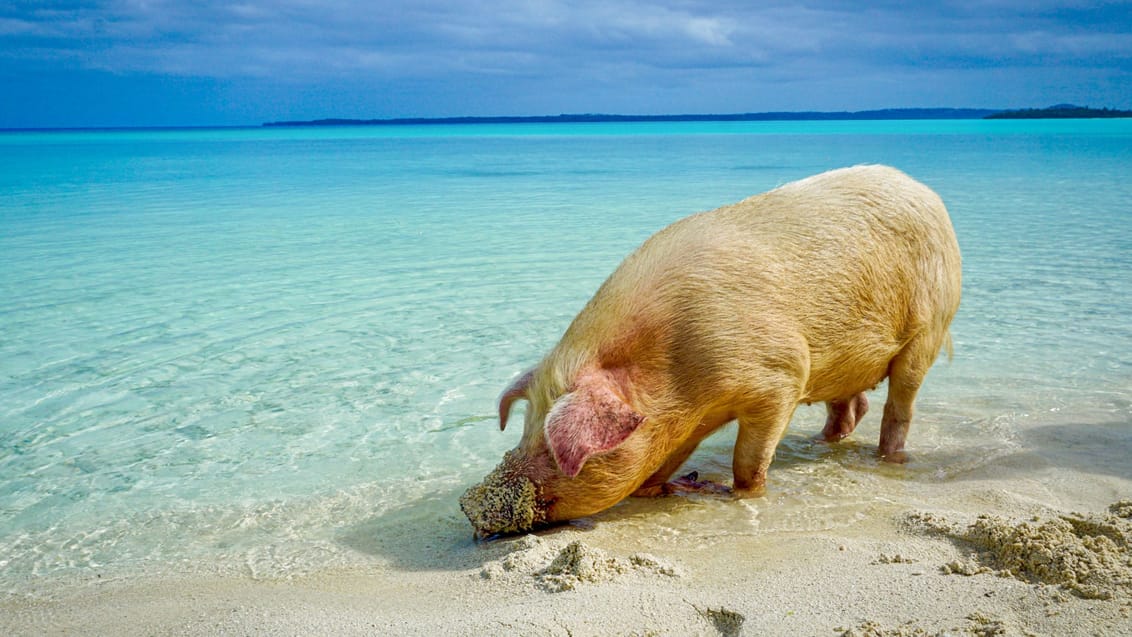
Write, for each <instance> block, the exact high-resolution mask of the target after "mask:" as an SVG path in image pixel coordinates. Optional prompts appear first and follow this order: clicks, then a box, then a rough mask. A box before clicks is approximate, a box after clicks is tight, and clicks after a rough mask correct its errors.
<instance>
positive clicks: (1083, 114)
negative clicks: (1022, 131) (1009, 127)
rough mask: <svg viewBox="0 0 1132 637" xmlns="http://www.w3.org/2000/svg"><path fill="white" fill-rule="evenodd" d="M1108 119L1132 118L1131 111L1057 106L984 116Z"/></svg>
mask: <svg viewBox="0 0 1132 637" xmlns="http://www.w3.org/2000/svg"><path fill="white" fill-rule="evenodd" d="M1109 117H1132V111H1120V110H1116V109H1113V108H1089V107H1088V106H1076V105H1074V104H1058V105H1056V106H1050V107H1048V108H1024V109H1020V110H1014V111H1001V112H998V113H991V114H990V115H987V116H986V119H1098V118H1109Z"/></svg>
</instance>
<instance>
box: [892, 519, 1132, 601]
mask: <svg viewBox="0 0 1132 637" xmlns="http://www.w3.org/2000/svg"><path fill="white" fill-rule="evenodd" d="M1109 511H1110V513H1109V514H1100V515H1098V514H1081V513H1068V514H1063V515H1057V516H1056V517H1052V518H1048V519H1041V518H1037V517H1035V518H1032V519H1030V520H1027V521H1018V520H1008V519H1004V518H1000V517H997V516H989V515H982V516H979V517H978V518H977V519H976V520H975V521H974V522H973V523H971V524H969V525H966V526H963V525H961V524H956V523H954V522H951V521H949V520H946V519H942V518H940V517H937V516H935V515H932V514H928V513H915V514H912V515H910V516H909V518H908V521H909V522H910V523H911V525H912V526H913V527H919V528H922V529H926V530H928V531H930V532H935V533H939V534H942V535H945V536H947V537H950V538H952V539H954V540H957V541H958V542H959V543H960V544H961V545H963V546H966V547H970V548H973V549H974V552H973V553H972V554H971V555H970V556H969V557H968V558H967V559H963V560H954V561H952V562H950V563H948V564H946V565H944V566H943V570H944V572H947V573H958V574H961V575H975V574H979V573H995V574H998V575H1001V576H1004V577H1014V578H1017V579H1020V580H1023V581H1028V582H1033V583H1037V584H1048V585H1057V586H1061V587H1062V588H1064V589H1066V590H1068V591H1070V592H1072V593H1074V594H1076V595H1078V596H1079V597H1083V598H1086V599H1113V598H1118V597H1119V598H1132V501H1127V500H1122V501H1120V502H1117V503H1115V504H1113V505H1112V506H1110V507H1109Z"/></svg>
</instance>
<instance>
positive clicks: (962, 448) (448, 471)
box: [0, 120, 1132, 596]
mask: <svg viewBox="0 0 1132 637" xmlns="http://www.w3.org/2000/svg"><path fill="white" fill-rule="evenodd" d="M862 163H884V164H890V165H893V166H896V167H898V168H900V169H902V170H904V171H905V172H907V173H909V174H910V175H912V176H913V177H915V178H917V179H919V180H921V181H923V182H924V183H926V184H928V185H929V186H931V187H932V188H934V189H935V190H936V191H937V192H938V193H939V194H940V195H941V196H942V197H943V199H944V201H945V202H946V204H947V205H948V208H949V210H950V212H951V215H952V220H953V223H954V226H955V229H956V233H957V235H958V237H959V243H960V246H961V248H962V251H963V257H964V293H963V303H962V306H961V308H960V310H959V314H958V316H957V317H956V320H955V322H954V324H953V326H952V332H953V336H954V343H955V357H954V359H953V360H951V361H950V362H949V361H948V360H947V359H946V357H942V358H941V359H940V361H939V362H938V363H937V365H936V366H935V367H934V368H933V370H932V372H931V373H930V374H929V376H928V378H927V381H926V383H925V386H924V389H923V390H922V392H921V394H920V398H919V401H918V413H917V418H916V420H915V422H914V423H913V426H912V430H911V433H910V435H909V450H910V452H911V454H912V461H911V462H910V463H909V464H908V465H906V466H903V467H891V466H888V465H884V464H882V463H878V462H877V460H876V459H875V457H874V456H873V453H872V451H873V449H875V445H876V441H877V432H878V430H879V419H880V412H881V409H880V405H881V404H883V396H884V389H883V387H882V388H880V389H879V390H878V391H877V392H875V395H874V396H872V401H873V405H874V407H873V410H872V412H870V414H869V415H868V416H867V417H866V419H865V421H864V422H863V423H862V425H861V427H860V428H859V429H858V431H857V433H855V434H854V436H853V438H852V439H851V441H849V442H846V443H845V444H842V445H837V446H833V447H829V446H825V445H820V444H815V443H814V442H812V441H811V437H812V436H813V435H815V434H816V433H817V432H818V431H820V429H821V424H822V422H823V421H824V410H823V408H822V407H821V406H820V405H815V406H812V407H802V408H800V409H799V411H798V414H797V415H796V417H795V420H794V422H793V423H792V425H791V429H790V432H789V433H788V435H787V438H786V439H785V440H784V441H783V443H782V446H781V447H780V451H779V455H778V459H777V460H776V462H775V464H774V465H773V466H772V467H771V475H770V486H769V493H768V496H767V497H766V498H765V499H764V500H761V501H755V502H754V503H753V504H751V505H749V506H747V507H745V508H744V509H743V510H744V511H750V510H754V509H757V510H759V511H760V513H759V514H758V515H754V514H751V515H746V516H744V515H736V516H732V517H731V518H729V521H728V522H727V524H730V525H731V528H732V530H733V531H734V532H747V531H752V529H756V528H757V529H761V530H767V529H794V528H797V529H806V528H813V527H814V526H825V527H828V526H831V525H833V526H836V525H838V524H851V523H852V522H853V521H854V520H856V519H859V518H860V517H861V516H862V515H863V513H862V512H863V511H865V510H867V509H868V507H869V506H870V503H873V502H876V501H877V500H878V499H883V500H885V501H886V502H895V503H896V504H897V505H899V504H900V503H902V502H909V503H911V502H915V501H916V499H917V497H918V496H917V493H916V489H917V484H921V483H928V482H931V483H939V482H946V481H948V480H964V479H967V478H969V477H970V476H971V475H972V474H973V473H975V472H977V471H978V470H979V469H980V468H981V467H986V466H988V465H990V464H992V463H995V462H998V461H1001V460H1002V459H1004V458H1008V457H1011V456H1012V455H1016V454H1019V453H1025V452H1026V450H1027V449H1032V448H1036V447H1046V448H1049V447H1057V448H1059V449H1064V452H1063V453H1064V454H1065V455H1064V456H1063V457H1064V458H1066V459H1067V461H1072V462H1078V463H1080V464H1082V465H1086V466H1088V467H1090V470H1095V471H1096V472H1097V473H1098V474H1102V475H1103V474H1108V475H1116V476H1120V477H1123V478H1129V477H1132V469H1130V465H1129V462H1128V458H1129V451H1130V450H1132V178H1130V177H1132V120H1047V121H1033V120H1031V121H982V120H951V121H880V122H731V123H726V122H682V123H632V124H606V123H589V124H542V125H539V124H501V125H464V126H459V125H432V126H401V127H340V128H339V127H327V128H318V127H315V128H270V129H267V128H237V129H184V130H110V131H42V132H35V131H30V132H3V133H0V591H4V592H6V593H8V594H17V595H33V596H34V595H37V594H46V592H47V591H50V590H52V589H53V587H55V586H57V585H60V584H63V583H77V584H78V585H86V584H89V583H91V582H95V581H99V580H104V579H114V578H124V577H137V576H193V575H195V574H202V573H204V574H210V575H223V576H234V577H250V578H257V579H272V578H287V577H292V576H295V575H298V574H309V573H318V572H322V571H328V570H332V569H339V568H346V569H349V568H366V567H367V566H368V565H372V564H375V563H382V564H390V563H392V564H394V565H397V564H398V557H397V555H396V554H395V549H389V548H387V547H388V546H395V545H396V543H397V542H398V541H403V540H399V539H398V537H399V536H401V535H404V534H406V533H408V534H412V532H413V529H414V528H416V527H421V526H435V525H438V524H440V525H446V526H447V527H448V528H451V529H452V532H451V536H452V541H451V542H452V544H451V546H460V545H462V544H470V543H471V542H472V538H471V528H470V526H467V522H466V521H465V520H463V518H462V515H461V514H460V512H459V509H458V507H457V505H456V498H457V497H458V496H459V494H460V493H461V492H462V491H463V489H465V488H467V487H468V486H470V485H472V484H474V483H476V482H477V481H478V480H479V479H480V478H481V477H482V476H483V475H484V474H485V473H487V472H488V471H489V470H490V469H491V468H492V467H494V466H495V464H496V463H497V462H498V461H499V459H500V458H501V456H502V454H503V452H504V451H506V450H507V449H509V448H511V447H513V446H514V445H515V444H516V443H517V442H518V439H519V435H520V429H521V427H518V428H516V427H512V428H509V429H508V430H507V431H506V432H504V433H500V431H499V429H498V425H497V422H496V418H495V398H496V396H497V395H498V393H499V391H500V390H502V388H503V387H504V386H505V385H506V384H507V383H508V382H509V381H510V380H511V379H512V378H513V377H514V376H515V375H516V374H518V373H519V372H520V371H521V370H523V369H525V368H526V367H528V366H530V365H533V364H534V363H536V362H537V361H538V360H539V358H540V357H541V356H542V355H543V354H544V353H545V352H546V351H547V350H548V349H549V348H550V347H551V346H553V344H554V343H555V342H556V341H557V339H558V338H559V336H560V335H561V334H562V332H563V330H565V328H566V326H567V325H568V324H569V321H570V320H571V319H572V318H573V316H574V315H575V314H576V313H577V311H578V310H579V309H580V308H581V307H582V305H583V304H584V303H585V302H586V300H587V299H588V298H589V297H590V295H592V294H593V292H594V291H595V290H596V289H597V287H598V286H599V285H600V284H601V282H602V281H603V280H604V278H605V277H606V276H607V275H608V274H609V273H610V272H611V271H612V270H613V269H614V268H615V267H616V266H617V264H618V263H619V262H620V261H621V259H622V258H624V256H626V255H627V254H628V253H629V252H631V251H632V250H633V249H634V248H635V247H636V246H638V245H639V244H640V243H641V242H642V241H644V240H645V239H646V238H647V237H648V236H649V235H650V234H652V233H653V232H655V231H657V230H659V229H660V228H662V227H664V226H665V225H667V224H668V223H670V222H672V221H674V220H676V219H678V218H681V217H683V216H686V215H688V214H691V213H693V212H697V211H701V210H707V209H712V208H715V207H717V206H720V205H723V204H726V203H731V202H734V201H737V200H739V199H742V198H745V197H747V196H749V195H752V194H755V193H758V192H762V191H765V190H768V189H771V188H773V187H775V186H777V185H780V184H783V183H786V182H788V181H792V180H795V179H799V178H802V177H805V176H808V175H811V174H814V173H818V172H821V171H824V170H828V169H832V168H837V167H842V166H848V165H854V164H862ZM515 422H517V423H521V419H516V420H515ZM733 440H734V428H733V426H731V427H728V428H725V429H724V430H723V431H721V432H719V433H718V434H716V435H715V436H714V437H712V438H711V439H709V440H708V441H707V442H706V443H705V444H704V445H703V446H702V447H701V450H700V451H698V452H697V454H696V455H695V456H693V458H692V459H691V460H690V461H689V466H693V465H694V467H695V468H699V469H700V470H701V473H703V474H705V475H706V476H708V477H714V478H717V479H720V480H727V479H729V478H730V476H729V466H730V455H729V453H730V445H731V443H732V442H733ZM1090 440H1091V441H1092V442H1091V444H1090V443H1089V441H1090ZM1097 448H1100V449H1102V450H1104V451H1103V452H1101V453H1096V452H1095V449H1097ZM1075 449H1076V450H1078V451H1075ZM1081 449H1089V450H1090V451H1089V455H1088V457H1087V458H1084V457H1079V456H1080V455H1081V453H1082V452H1080V450H1081ZM1074 454H1077V455H1074ZM664 506H667V505H665V504H664V503H659V504H657V503H652V502H641V501H632V502H629V503H627V504H626V505H623V506H621V507H615V509H613V510H611V511H609V512H607V513H604V514H601V515H599V516H595V518H593V519H591V520H588V521H584V523H585V524H613V523H620V522H622V521H625V520H629V521H630V522H631V523H632V524H636V525H641V524H647V525H652V526H650V527H649V528H650V529H651V531H650V532H655V531H656V529H657V527H658V526H660V527H662V526H663V525H665V524H668V523H669V522H667V521H666V520H667V519H668V518H666V517H665V516H664V515H661V514H660V513H657V509H656V508H655V507H661V508H662V509H663V507H664ZM687 506H688V507H692V508H695V507H712V506H721V505H718V504H713V503H711V502H708V501H702V500H697V499H694V498H693V499H691V500H690V501H689V503H688V504H687ZM650 507H653V508H650ZM752 507H753V509H752ZM693 517H694V516H693ZM684 523H687V524H691V522H678V521H677V522H672V524H684ZM451 546H449V548H451ZM437 550H438V551H443V550H445V547H444V546H441V547H437ZM402 566H403V567H405V568H412V566H413V565H412V564H407V565H405V564H402Z"/></svg>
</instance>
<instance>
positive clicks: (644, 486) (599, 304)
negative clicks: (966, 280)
mask: <svg viewBox="0 0 1132 637" xmlns="http://www.w3.org/2000/svg"><path fill="white" fill-rule="evenodd" d="M961 279H962V275H961V259H960V254H959V245H958V243H957V241H956V238H955V232H954V230H953V229H952V226H951V221H950V219H949V217H948V213H947V209H946V208H945V207H944V204H943V202H942V201H941V200H940V198H939V196H938V195H936V193H934V192H933V191H932V190H931V189H929V188H928V187H927V186H925V185H923V184H921V183H919V182H917V181H915V180H913V179H912V178H911V177H909V176H907V175H905V174H904V173H902V172H900V171H899V170H896V169H895V168H891V167H887V166H878V165H872V166H855V167H850V168H842V169H839V170H833V171H830V172H826V173H822V174H819V175H815V176H812V177H809V178H806V179H802V180H800V181H796V182H793V183H789V184H786V185H784V186H781V187H778V188H776V189H774V190H771V191H769V192H766V193H763V194H760V195H756V196H753V197H750V198H748V199H745V200H743V201H741V202H739V203H736V204H732V205H728V206H724V207H722V208H719V209H717V210H713V211H709V212H701V213H698V214H694V215H692V216H689V217H686V218H684V219H681V220H679V221H677V222H675V223H673V224H672V225H670V226H668V227H667V228H664V229H663V230H661V231H660V232H658V233H656V234H655V235H653V236H652V237H650V238H649V239H648V240H647V241H645V243H644V244H642V245H641V246H640V247H639V248H638V249H637V250H636V251H635V252H633V253H632V254H630V255H629V256H628V257H627V258H626V259H625V260H624V262H622V263H621V265H620V266H619V267H618V268H617V269H616V270H615V271H614V272H613V274H612V275H610V276H609V278H608V279H607V280H606V281H605V282H604V283H603V284H602V286H601V287H600V288H599V289H598V291H597V293H596V294H594V296H593V298H592V299H590V301H589V302H588V303H587V304H586V305H585V307H584V308H583V309H582V310H581V312H579V313H578V315H577V317H576V318H575V319H574V320H573V322H572V323H571V324H570V326H569V328H568V329H567V330H566V332H565V334H564V335H563V336H562V338H561V340H560V341H559V342H558V344H557V345H556V346H555V347H554V348H553V349H552V350H551V351H550V353H548V354H547V355H546V356H545V357H544V358H543V359H542V361H541V362H540V363H538V365H536V366H535V367H533V368H532V369H530V370H528V371H526V372H524V373H523V374H521V375H520V376H519V377H518V378H516V379H515V381H514V382H513V383H512V384H511V385H510V386H509V387H508V388H507V389H506V390H504V391H503V393H502V394H501V396H500V398H499V403H498V406H499V426H500V429H504V428H506V426H507V420H508V417H509V413H510V411H511V408H512V406H513V405H514V403H515V402H516V401H519V400H526V401H527V403H528V406H527V409H526V419H525V423H524V427H523V434H522V438H521V439H520V441H519V445H518V447H516V448H515V449H513V450H511V451H509V452H508V453H507V454H506V455H505V456H504V458H503V461H502V462H501V463H500V464H499V466H498V467H496V469H495V470H494V471H492V472H491V473H490V474H489V475H488V476H487V477H486V478H485V479H484V481H483V482H482V483H481V484H479V485H476V486H473V487H472V488H470V489H468V490H467V492H466V493H464V495H463V496H462V497H461V498H460V505H461V508H462V509H463V511H464V513H465V514H466V515H467V516H468V519H469V520H470V522H471V523H472V526H473V528H474V529H475V532H476V534H477V535H478V536H481V537H483V536H491V535H497V534H511V533H521V532H526V531H529V530H532V529H535V528H538V527H540V526H544V525H547V524H550V523H554V522H559V521H565V520H571V519H576V518H579V517H584V516H588V515H592V514H594V513H597V512H599V511H602V510H604V509H606V508H608V507H610V506H613V505H614V504H616V503H617V502H619V501H621V500H622V499H624V498H625V497H627V496H629V495H638V496H658V495H664V494H670V493H674V492H681V491H694V490H706V491H716V492H726V493H730V494H732V496H734V497H757V496H760V495H762V494H763V493H764V491H765V487H766V480H767V470H768V468H769V467H770V464H771V460H772V459H773V457H774V452H775V448H776V447H777V445H778V443H779V441H780V440H781V438H782V437H783V435H784V434H785V431H786V428H787V425H788V424H789V423H790V420H791V417H792V416H793V414H794V411H795V409H796V408H797V406H798V405H799V404H800V403H807V404H809V403H814V402H824V403H825V405H826V409H827V419H826V423H825V427H824V429H823V430H822V434H821V436H822V438H824V439H825V440H827V441H830V442H835V441H837V440H840V439H842V438H844V437H845V436H848V435H849V434H851V433H852V432H853V429H854V428H855V427H856V426H857V423H858V422H859V421H860V419H861V417H862V416H864V414H865V412H866V411H867V409H868V400H867V398H866V396H865V392H866V391H869V390H870V389H873V388H875V387H876V386H877V385H878V384H879V383H880V382H881V381H883V380H885V379H888V398H887V402H886V403H885V405H884V414H883V418H882V422H881V430H880V444H879V448H878V453H879V454H880V456H881V457H882V458H884V459H886V460H889V461H894V462H903V461H904V460H905V454H904V451H903V450H904V444H905V437H906V435H907V433H908V428H909V424H910V423H911V420H912V410H913V402H914V400H915V397H916V393H917V391H918V390H919V388H920V386H921V383H922V382H923V380H924V376H925V375H926V374H927V371H928V368H929V367H931V366H932V364H933V363H934V362H935V360H936V359H937V358H938V357H939V355H940V352H941V350H944V349H946V350H947V353H948V355H950V354H951V337H950V333H949V326H950V324H951V320H952V317H953V316H954V315H955V312H956V311H957V309H958V307H959V297H960V288H961ZM733 420H736V421H738V433H737V436H736V440H735V445H734V450H733V456H732V473H733V476H732V477H733V481H732V484H731V485H730V486H729V487H728V486H724V485H716V484H713V483H708V482H701V481H699V480H698V479H697V478H696V476H695V475H694V474H690V475H687V476H684V477H683V478H677V479H675V480H671V478H672V475H673V474H674V473H675V472H676V470H677V469H678V468H679V467H680V466H681V465H682V464H684V462H685V460H687V458H688V456H689V455H690V454H691V453H692V452H693V451H694V450H695V449H696V447H697V445H699V444H700V442H701V441H702V440H703V439H704V438H705V437H706V436H708V435H709V434H711V433H712V432H713V431H715V430H717V429H719V428H720V427H721V426H723V425H724V424H726V423H728V422H730V421H733Z"/></svg>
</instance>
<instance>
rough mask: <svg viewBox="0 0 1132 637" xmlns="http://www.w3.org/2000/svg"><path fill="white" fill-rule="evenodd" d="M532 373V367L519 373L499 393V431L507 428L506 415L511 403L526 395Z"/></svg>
mask: <svg viewBox="0 0 1132 637" xmlns="http://www.w3.org/2000/svg"><path fill="white" fill-rule="evenodd" d="M534 375H535V368H534V367H532V368H530V369H528V370H527V371H525V372H523V373H522V374H519V376H518V377H517V378H516V379H515V380H513V381H511V384H510V385H508V386H507V389H504V390H503V393H502V394H500V395H499V431H503V430H504V429H506V428H507V417H508V416H510V415H511V405H514V404H515V401H516V400H519V399H520V398H526V397H527V387H528V386H530V384H531V377H533V376H534Z"/></svg>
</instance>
